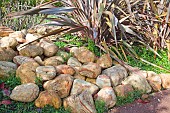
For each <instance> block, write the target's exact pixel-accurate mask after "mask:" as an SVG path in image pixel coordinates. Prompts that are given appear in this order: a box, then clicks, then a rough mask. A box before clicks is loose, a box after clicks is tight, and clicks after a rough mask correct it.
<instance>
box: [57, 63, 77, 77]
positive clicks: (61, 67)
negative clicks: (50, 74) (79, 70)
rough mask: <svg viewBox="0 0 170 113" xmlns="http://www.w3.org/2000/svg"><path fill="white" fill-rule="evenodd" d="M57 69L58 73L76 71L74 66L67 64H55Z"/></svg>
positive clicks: (71, 73)
mask: <svg viewBox="0 0 170 113" xmlns="http://www.w3.org/2000/svg"><path fill="white" fill-rule="evenodd" d="M55 69H56V71H57V73H58V74H69V75H74V73H75V70H74V68H72V67H71V66H68V65H65V64H62V65H58V66H55Z"/></svg>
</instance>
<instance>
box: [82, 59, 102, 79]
mask: <svg viewBox="0 0 170 113" xmlns="http://www.w3.org/2000/svg"><path fill="white" fill-rule="evenodd" d="M79 73H80V74H81V75H82V76H86V77H89V78H97V76H98V75H99V74H100V73H101V67H100V66H99V65H98V64H96V63H92V62H89V63H88V64H86V65H83V66H81V67H80V69H79Z"/></svg>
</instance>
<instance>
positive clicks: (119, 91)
mask: <svg viewBox="0 0 170 113" xmlns="http://www.w3.org/2000/svg"><path fill="white" fill-rule="evenodd" d="M133 91H134V90H133V87H132V86H131V85H130V84H125V85H118V86H116V87H115V92H116V95H117V96H120V97H126V96H128V94H129V93H130V92H133Z"/></svg>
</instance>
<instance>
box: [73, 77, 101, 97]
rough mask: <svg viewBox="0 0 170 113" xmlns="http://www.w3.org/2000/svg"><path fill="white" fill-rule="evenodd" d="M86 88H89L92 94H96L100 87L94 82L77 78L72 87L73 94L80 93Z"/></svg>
mask: <svg viewBox="0 0 170 113" xmlns="http://www.w3.org/2000/svg"><path fill="white" fill-rule="evenodd" d="M85 90H88V91H89V92H90V94H95V93H96V92H97V91H98V90H99V88H98V87H97V86H96V85H94V84H92V83H89V82H86V81H84V80H81V79H75V80H74V82H73V86H72V89H71V95H74V94H78V93H80V92H82V91H85Z"/></svg>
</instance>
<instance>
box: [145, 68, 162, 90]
mask: <svg viewBox="0 0 170 113" xmlns="http://www.w3.org/2000/svg"><path fill="white" fill-rule="evenodd" d="M147 80H148V82H149V84H150V85H151V87H152V89H153V90H154V91H160V90H161V84H162V81H161V77H160V76H159V75H158V74H156V73H155V72H153V71H147Z"/></svg>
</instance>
